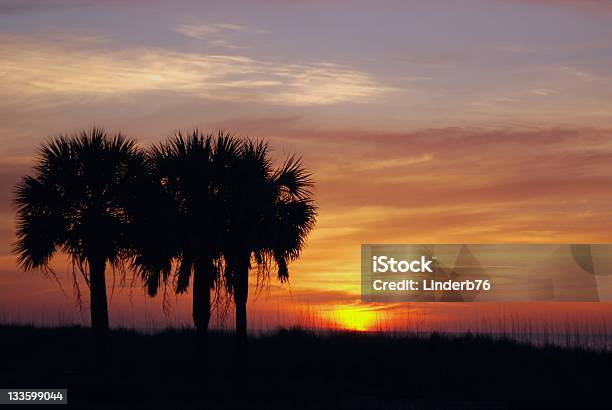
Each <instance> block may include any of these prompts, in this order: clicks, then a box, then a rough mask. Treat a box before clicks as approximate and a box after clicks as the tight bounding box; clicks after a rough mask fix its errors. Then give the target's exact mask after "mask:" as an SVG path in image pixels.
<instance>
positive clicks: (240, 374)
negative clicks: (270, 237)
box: [234, 257, 250, 397]
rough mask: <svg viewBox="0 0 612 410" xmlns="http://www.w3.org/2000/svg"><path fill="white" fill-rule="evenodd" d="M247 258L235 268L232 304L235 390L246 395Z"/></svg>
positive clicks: (247, 358) (247, 365)
mask: <svg viewBox="0 0 612 410" xmlns="http://www.w3.org/2000/svg"><path fill="white" fill-rule="evenodd" d="M249 259H250V258H249V257H247V258H245V260H243V261H241V262H240V263H239V264H238V266H237V267H236V284H235V289H234V302H235V304H236V353H235V360H236V362H235V380H234V384H235V390H236V393H238V394H239V395H242V396H243V397H246V396H247V395H248V367H249V363H248V362H249V357H248V344H247V300H248V297H249Z"/></svg>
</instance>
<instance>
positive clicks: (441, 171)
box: [0, 0, 612, 329]
mask: <svg viewBox="0 0 612 410" xmlns="http://www.w3.org/2000/svg"><path fill="white" fill-rule="evenodd" d="M101 3H102V4H101ZM287 3H289V2H283V1H277V0H270V1H242V2H229V1H225V2H214V3H213V2H202V1H197V2H196V1H191V2H188V1H178V2H172V4H170V2H161V1H160V2H156V1H137V0H133V1H107V2H95V1H93V0H92V1H85V0H83V1H79V0H60V1H42V0H41V1H34V0H23V1H18V0H14V1H2V0H0V78H1V81H0V319H2V318H4V320H17V321H36V322H52V321H61V320H66V321H73V320H75V321H79V320H81V319H80V315H79V314H78V313H76V314H75V313H74V312H75V309H74V299H73V297H72V289H71V284H70V280H69V278H68V271H69V267H68V265H67V264H66V263H65V261H64V260H63V259H62V258H58V259H57V261H56V266H57V267H58V273H59V274H60V281H61V283H62V287H63V289H64V292H65V295H64V294H63V293H62V291H61V290H60V288H59V287H58V285H57V283H56V282H54V281H52V280H48V279H46V278H44V277H43V276H42V275H41V274H39V273H36V272H32V273H23V272H19V270H18V268H17V266H16V263H15V258H14V257H13V256H12V255H11V253H10V252H11V243H12V242H13V241H14V239H15V238H14V230H15V227H14V209H12V207H11V203H10V201H11V199H12V195H13V194H12V189H13V187H14V185H15V183H16V182H17V181H18V180H19V178H20V177H21V176H22V175H24V174H26V173H27V172H29V171H30V169H31V167H32V165H33V164H34V162H33V161H34V154H35V153H36V150H37V149H38V147H39V146H40V144H41V143H43V142H45V141H47V140H48V139H49V138H51V137H53V136H56V135H60V134H70V133H73V132H76V131H79V130H81V129H84V128H90V127H91V126H93V125H97V126H102V127H105V128H106V129H108V130H109V131H111V132H115V131H121V132H123V133H125V134H127V135H128V136H130V137H133V138H136V139H137V140H138V141H139V142H140V143H141V144H142V145H143V146H146V145H148V144H150V143H155V142H159V141H161V140H163V139H164V138H165V137H167V136H169V135H171V134H172V133H173V132H175V131H176V130H190V129H193V128H195V127H199V128H200V129H202V130H211V131H213V130H216V129H224V130H226V131H229V132H233V133H235V134H237V135H241V136H252V137H260V138H266V139H268V140H269V141H270V143H271V146H272V147H273V148H274V156H275V158H276V159H277V160H279V161H280V160H282V159H283V158H284V157H285V156H286V155H287V154H290V153H297V154H299V155H302V156H303V160H304V163H305V165H306V166H307V167H309V168H310V169H311V170H312V172H313V175H314V179H315V181H316V187H315V198H316V200H317V205H318V207H319V218H318V223H317V227H316V229H315V230H314V232H313V233H312V234H311V236H310V237H309V240H308V246H307V249H306V250H305V251H304V253H303V256H302V258H301V259H300V261H298V262H296V263H294V264H293V265H291V266H290V273H291V282H290V285H289V286H287V285H283V286H280V285H277V284H276V283H272V286H271V287H270V289H269V291H268V292H265V291H264V292H263V293H262V294H261V295H259V296H258V297H255V294H254V293H253V294H252V296H251V299H250V301H251V308H250V312H251V318H252V322H251V323H252V325H253V326H262V327H266V326H269V323H273V324H274V323H283V324H287V323H289V324H290V323H295V322H301V323H305V324H310V325H316V324H317V323H325V324H331V325H337V326H346V327H354V328H359V329H367V328H372V327H373V326H375V325H374V324H375V323H386V324H383V325H382V326H389V327H397V326H399V327H401V326H405V325H406V323H407V321H408V320H415V319H414V318H416V317H422V316H419V315H429V317H431V318H433V319H431V320H440V321H443V322H444V323H447V324H448V323H455V324H456V323H458V322H460V321H463V320H470V319H473V318H474V317H475V316H474V315H489V314H497V313H498V312H500V311H503V312H510V311H511V312H516V313H517V314H521V315H531V314H533V312H535V311H537V312H538V314H539V315H542V317H545V318H551V320H552V319H555V320H556V319H559V318H566V317H567V315H568V314H572V315H573V314H575V315H584V316H591V317H598V318H605V319H606V320H610V323H612V305H610V304H604V303H602V304H590V303H589V304H555V305H550V304H549V305H538V306H537V307H534V305H523V304H521V305H503V306H501V305H480V306H474V305H471V304H462V305H447V304H437V305H433V304H427V305H415V304H411V305H409V304H401V305H393V306H390V305H367V304H361V303H360V300H359V290H360V288H359V283H360V282H359V280H360V279H359V263H360V256H359V252H360V244H362V243H528V242H530V243H531V242H532V243H608V242H612V2H610V1H605V0H601V1H598V0H583V1H578V0H575V1H573V0H505V1H501V0H500V1H490V0H487V1H485V0H480V1H476V0H474V1H469V0H466V1H455V0H447V1H438V0H434V1H427V2H424V1H422V2H416V1H378V2H373V1H372V2H365V1H337V0H328V1H310V2H308V3H307V4H302V3H298V2H291V4H287ZM304 3H306V2H304ZM109 278H112V275H110V276H109ZM171 302H172V308H171V310H170V313H169V314H168V315H164V314H163V312H162V309H161V304H160V301H159V300H153V301H147V300H145V298H144V296H143V292H142V290H140V289H139V288H136V289H134V290H133V292H132V293H131V294H130V291H129V289H123V290H119V289H117V290H116V291H115V295H114V296H113V300H112V302H111V305H110V306H111V307H110V310H111V322H112V323H113V324H115V325H125V326H132V325H139V326H147V325H152V324H158V325H165V324H166V323H171V324H183V323H187V324H188V323H189V315H190V306H189V301H188V298H186V297H181V298H179V299H174V298H171ZM85 316H87V315H85ZM449 326H450V325H449Z"/></svg>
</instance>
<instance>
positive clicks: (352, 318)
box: [328, 307, 376, 332]
mask: <svg viewBox="0 0 612 410" xmlns="http://www.w3.org/2000/svg"><path fill="white" fill-rule="evenodd" d="M328 318H329V319H330V320H331V321H333V324H334V325H335V326H336V327H338V328H340V329H345V330H355V331H359V332H364V331H367V330H370V329H371V328H372V326H373V325H374V324H375V323H376V312H374V311H372V310H367V309H360V308H355V307H342V308H337V309H335V310H333V311H331V312H329V315H328Z"/></svg>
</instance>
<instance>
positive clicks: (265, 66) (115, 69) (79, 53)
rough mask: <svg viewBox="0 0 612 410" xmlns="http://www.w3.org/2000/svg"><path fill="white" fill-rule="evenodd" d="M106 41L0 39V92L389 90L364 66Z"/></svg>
mask: <svg viewBox="0 0 612 410" xmlns="http://www.w3.org/2000/svg"><path fill="white" fill-rule="evenodd" d="M236 29H237V28H236ZM110 46H111V45H110V44H104V45H99V46H98V47H95V46H92V44H91V43H90V42H89V43H87V46H83V45H82V44H80V43H79V42H78V41H77V42H76V44H66V43H64V42H62V43H61V44H58V43H48V44H41V43H39V42H35V41H30V40H24V39H15V38H4V39H2V38H0V55H1V56H2V58H1V59H0V75H2V77H3V82H2V84H0V93H2V94H3V95H5V96H10V98H27V97H32V96H38V97H41V96H42V97H44V96H53V97H54V98H55V97H74V96H77V97H78V96H87V97H91V98H98V99H100V98H108V97H117V96H121V95H126V94H133V93H143V92H172V93H184V94H188V95H191V96H195V97H199V98H206V99H217V100H228V101H241V102H245V101H246V102H248V101H258V102H264V103H270V104H283V105H325V104H335V103H343V102H352V103H363V102H369V101H372V100H376V99H378V98H381V97H383V96H385V95H386V94H387V93H388V92H390V91H391V88H390V87H388V86H385V85H383V84H381V83H380V82H378V81H377V80H375V79H374V78H373V77H372V76H371V75H370V74H368V73H366V72H363V71H360V70H357V69H354V68H351V67H347V66H344V65H339V64H334V63H330V62H310V63H308V62H307V63H303V64H287V63H278V62H274V61H265V60H259V59H255V58H250V57H247V56H241V55H227V54H204V53H195V52H193V53H190V52H179V51H174V50H169V49H161V48H151V47H133V48H123V49H112V48H110ZM102 47H107V48H102Z"/></svg>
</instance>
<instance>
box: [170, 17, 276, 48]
mask: <svg viewBox="0 0 612 410" xmlns="http://www.w3.org/2000/svg"><path fill="white" fill-rule="evenodd" d="M174 30H175V31H176V32H177V33H180V34H182V35H184V36H186V37H189V38H193V39H196V40H204V41H206V42H207V44H208V45H209V46H212V47H224V48H239V47H240V46H239V45H238V44H237V41H236V39H235V38H234V37H233V36H234V35H236V34H238V33H246V34H268V33H269V31H267V30H261V29H253V28H249V27H245V26H242V25H239V24H231V23H196V24H194V23H184V24H179V25H178V26H177V27H176V28H175V29H174Z"/></svg>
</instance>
